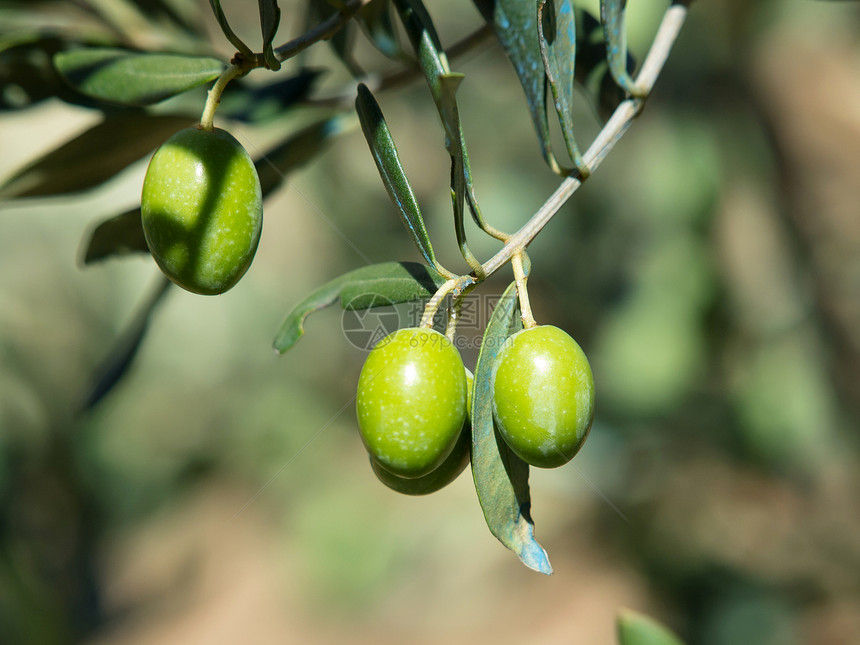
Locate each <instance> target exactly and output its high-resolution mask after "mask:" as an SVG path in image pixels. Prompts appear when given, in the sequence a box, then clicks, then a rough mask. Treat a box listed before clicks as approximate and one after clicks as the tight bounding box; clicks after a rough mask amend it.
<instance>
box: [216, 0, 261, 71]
mask: <svg viewBox="0 0 860 645" xmlns="http://www.w3.org/2000/svg"><path fill="white" fill-rule="evenodd" d="M209 5H210V6H211V7H212V12H213V13H214V14H215V19H216V20H217V21H218V25H219V26H220V27H221V31H222V32H224V35H225V36H226V37H227V40H229V41H230V42H231V43H232V44H233V47H235V48H236V50H237V51H238V52H239V53H240V54H242V55H243V56H246V57H250V56H253V55H254V52H252V51H251V48H250V47H248V45H246V44H245V43H244V42H242V39H241V38H239V36H237V35H236V34H235V33H234V32H233V30H232V29H231V28H230V23H229V22H228V21H227V16H226V15H225V14H224V10H223V9H222V8H221V0H209Z"/></svg>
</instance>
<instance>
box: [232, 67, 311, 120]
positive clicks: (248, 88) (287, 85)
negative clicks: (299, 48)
mask: <svg viewBox="0 0 860 645" xmlns="http://www.w3.org/2000/svg"><path fill="white" fill-rule="evenodd" d="M322 74H323V70H321V69H312V68H303V69H301V70H299V71H298V72H296V74H295V75H294V76H290V77H288V78H285V79H283V80H278V81H275V82H274V83H268V84H266V85H257V84H254V85H251V84H250V83H245V82H243V81H242V80H237V81H233V82H232V83H231V84H230V87H231V89H232V90H233V91H230V92H226V93H225V94H224V95H223V96H222V98H221V105H220V106H219V107H218V114H220V115H223V116H225V117H228V118H230V119H236V120H239V121H244V122H246V123H254V124H261V123H268V122H270V121H273V120H274V119H277V118H279V117H282V116H284V111H285V110H286V109H287V108H290V107H292V106H294V105H295V104H296V103H298V102H299V101H301V100H302V99H304V98H306V97H307V96H308V95H309V94H310V93H311V91H312V90H313V89H314V86H315V85H316V83H317V81H319V79H320V78H321V76H322ZM237 90H238V91H237Z"/></svg>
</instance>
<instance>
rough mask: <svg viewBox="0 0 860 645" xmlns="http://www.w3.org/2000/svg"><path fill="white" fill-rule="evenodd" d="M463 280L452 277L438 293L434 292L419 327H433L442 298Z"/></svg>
mask: <svg viewBox="0 0 860 645" xmlns="http://www.w3.org/2000/svg"><path fill="white" fill-rule="evenodd" d="M461 281H462V278H451V279H450V280H448V281H447V282H445V284H443V285H442V286H441V287H439V289H438V290H437V291H436V293H434V294H433V297H432V298H430V300H429V301H428V302H427V305H426V306H425V307H424V315H422V316H421V322H420V323H419V325H418V326H419V327H426V328H427V329H432V328H433V317H434V316H435V315H436V312H437V311H438V310H439V305H441V304H442V300H444V299H445V296H447V295H448V294H449V293H450V292H451V291H453V290H454V288H455V287H456V286H457V285H458V284H459V283H460V282H461Z"/></svg>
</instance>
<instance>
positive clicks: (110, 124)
mask: <svg viewBox="0 0 860 645" xmlns="http://www.w3.org/2000/svg"><path fill="white" fill-rule="evenodd" d="M193 123H194V119H190V118H188V117H184V116H172V115H152V114H146V113H144V112H137V111H135V112H119V113H111V114H106V115H105V118H104V120H103V121H102V122H101V123H99V124H98V125H95V126H93V127H92V128H90V129H89V130H87V131H86V132H84V133H83V134H81V135H79V136H77V137H75V138H74V139H72V140H71V141H69V142H68V143H66V144H64V145H62V146H60V147H59V148H57V149H56V150H54V151H52V152H49V153H48V154H47V155H45V156H44V157H42V158H40V159H38V160H36V161H34V162H33V163H32V164H30V165H29V166H27V167H26V168H24V169H23V170H21V171H20V172H18V173H17V174H15V175H14V176H12V177H11V178H10V179H9V180H8V181H7V182H6V183H5V184H4V185H3V186H2V187H0V198H2V199H11V198H14V197H36V196H46V195H62V194H65V193H71V192H77V191H81V190H86V189H88V188H92V187H94V186H98V185H99V184H101V183H102V182H104V181H107V180H108V179H110V178H111V177H113V176H114V175H115V174H117V173H118V172H119V171H120V170H123V169H124V168H126V167H127V166H128V165H129V164H131V163H133V162H135V161H137V160H138V159H140V158H141V157H143V156H144V155H146V154H147V153H149V152H150V151H152V149H153V148H155V147H156V146H158V145H159V144H161V143H162V142H163V141H164V140H165V139H167V138H168V137H169V136H170V135H172V134H173V133H174V132H176V131H178V130H181V129H182V128H185V127H188V126H190V125H192V124H193Z"/></svg>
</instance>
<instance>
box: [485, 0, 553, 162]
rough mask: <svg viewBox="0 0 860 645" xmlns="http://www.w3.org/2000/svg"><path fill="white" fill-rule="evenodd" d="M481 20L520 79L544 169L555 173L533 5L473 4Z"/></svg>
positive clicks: (504, 0) (495, 0) (513, 1)
mask: <svg viewBox="0 0 860 645" xmlns="http://www.w3.org/2000/svg"><path fill="white" fill-rule="evenodd" d="M473 1H474V3H475V5H476V6H477V8H478V10H479V11H480V12H481V15H483V17H484V20H486V21H487V23H488V24H490V25H492V27H493V30H494V31H495V33H496V37H497V38H498V39H499V44H501V46H502V49H503V50H504V52H505V55H506V56H507V57H508V59H509V60H510V61H511V64H512V65H513V66H514V70H515V71H516V73H517V77H518V78H519V79H520V85H522V88H523V91H524V92H525V95H526V100H527V102H528V105H529V112H530V113H531V116H532V123H533V124H534V128H535V131H536V132H537V136H538V142H539V143H540V147H541V153H542V154H543V157H544V159H545V160H546V163H547V165H549V166H550V168H553V170H555V171H556V172H558V170H557V169H558V162H557V161H556V159H555V156H554V155H553V152H552V143H551V139H550V132H549V122H548V120H547V116H546V90H547V83H546V72H545V70H544V63H543V57H542V56H541V49H540V42H539V40H538V30H537V12H536V11H535V3H534V2H523V0H473Z"/></svg>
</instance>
